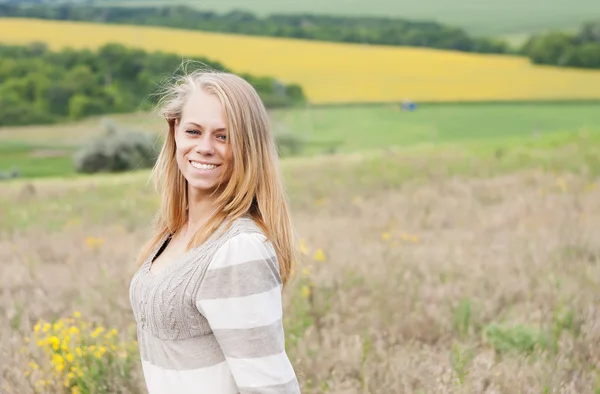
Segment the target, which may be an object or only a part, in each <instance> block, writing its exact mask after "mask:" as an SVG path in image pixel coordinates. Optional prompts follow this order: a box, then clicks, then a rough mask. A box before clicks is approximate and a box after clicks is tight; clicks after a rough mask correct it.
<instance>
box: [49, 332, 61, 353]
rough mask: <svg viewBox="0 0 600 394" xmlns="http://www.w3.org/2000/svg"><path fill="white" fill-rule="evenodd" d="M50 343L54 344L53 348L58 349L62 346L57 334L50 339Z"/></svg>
mask: <svg viewBox="0 0 600 394" xmlns="http://www.w3.org/2000/svg"><path fill="white" fill-rule="evenodd" d="M48 342H49V344H50V345H51V346H52V349H54V350H58V348H59V346H60V339H58V337H57V336H56V335H53V336H51V337H50V339H48Z"/></svg>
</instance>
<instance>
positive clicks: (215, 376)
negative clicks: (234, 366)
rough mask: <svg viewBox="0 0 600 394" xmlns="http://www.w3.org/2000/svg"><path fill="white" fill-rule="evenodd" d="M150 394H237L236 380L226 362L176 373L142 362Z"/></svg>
mask: <svg viewBox="0 0 600 394" xmlns="http://www.w3.org/2000/svg"><path fill="white" fill-rule="evenodd" d="M142 369H143V371H144V378H145V380H146V386H147V388H148V393H149V394H171V393H177V394H198V393H223V394H237V393H238V389H237V385H236V384H235V380H234V379H233V377H232V376H231V372H230V370H229V366H228V365H227V362H226V361H223V362H222V363H219V364H217V365H213V366H211V367H206V368H200V369H190V370H185V371H176V370H170V369H164V368H160V367H157V366H156V365H153V364H150V363H149V362H147V361H144V360H142Z"/></svg>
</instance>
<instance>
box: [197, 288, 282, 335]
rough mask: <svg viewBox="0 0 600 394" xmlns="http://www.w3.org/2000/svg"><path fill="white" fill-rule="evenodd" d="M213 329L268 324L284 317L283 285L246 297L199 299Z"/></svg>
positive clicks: (203, 312) (252, 326)
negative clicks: (282, 302) (282, 303)
mask: <svg viewBox="0 0 600 394" xmlns="http://www.w3.org/2000/svg"><path fill="white" fill-rule="evenodd" d="M198 303H199V306H200V309H201V310H202V311H201V312H202V314H204V316H205V317H206V318H207V319H208V321H209V322H210V327H211V328H212V329H213V330H220V329H236V328H242V329H243V328H254V327H262V326H267V325H269V324H271V323H274V322H275V321H277V320H279V319H281V317H282V305H281V286H276V287H274V288H273V289H271V290H269V291H265V292H263V293H259V294H253V295H249V296H246V297H236V298H218V299H214V300H199V301H198Z"/></svg>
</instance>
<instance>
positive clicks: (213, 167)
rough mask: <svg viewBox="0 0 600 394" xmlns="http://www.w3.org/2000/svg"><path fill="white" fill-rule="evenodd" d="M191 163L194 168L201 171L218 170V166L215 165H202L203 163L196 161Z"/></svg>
mask: <svg viewBox="0 0 600 394" xmlns="http://www.w3.org/2000/svg"><path fill="white" fill-rule="evenodd" d="M190 163H192V167H194V168H198V169H200V170H212V169H215V168H217V166H216V165H214V164H202V163H198V162H195V161H192V162H190Z"/></svg>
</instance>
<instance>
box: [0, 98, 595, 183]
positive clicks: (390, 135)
mask: <svg viewBox="0 0 600 394" xmlns="http://www.w3.org/2000/svg"><path fill="white" fill-rule="evenodd" d="M271 116H272V119H273V125H274V127H275V130H276V132H278V133H291V134H292V135H295V136H297V137H299V138H302V139H305V140H306V141H307V144H306V146H305V148H304V152H303V155H313V154H322V153H324V152H325V151H327V150H330V148H331V147H334V148H335V151H336V152H340V153H351V152H356V151H369V150H376V149H380V148H385V147H389V146H404V147H409V146H415V145H424V144H425V145H431V146H439V145H440V144H441V145H448V144H462V143H464V142H466V141H471V142H472V141H489V143H490V144H491V145H492V146H493V145H494V144H501V143H502V142H503V141H506V140H507V139H511V138H517V139H519V138H521V137H525V138H530V139H533V138H535V137H536V136H541V135H546V134H554V133H560V132H566V131H581V130H593V131H600V104H586V105H584V104H564V105H558V104H528V105H517V104H506V105H490V104H470V105H450V104H447V105H425V106H422V107H419V108H418V110H417V111H415V112H405V111H402V110H400V108H399V106H397V105H373V106H352V107H321V108H319V107H306V108H300V109H291V110H287V109H286V110H276V111H272V113H271ZM107 118H110V119H112V120H113V121H114V122H115V123H116V124H117V125H118V126H120V127H123V128H126V129H133V130H142V131H146V132H151V133H155V134H157V135H160V133H161V132H162V131H163V130H164V127H163V122H162V121H160V120H159V119H158V118H156V117H154V116H152V115H151V114H148V113H139V114H127V115H115V116H109V117H107ZM103 126H104V119H103V118H89V119H87V120H84V121H80V122H73V123H70V124H58V125H50V126H29V127H4V128H0V172H3V171H9V170H10V169H11V168H12V167H14V166H16V167H18V168H19V169H20V172H21V174H22V176H24V177H40V176H73V175H74V167H73V161H72V156H73V153H74V151H75V150H76V149H77V148H78V147H79V146H80V145H82V144H84V143H88V142H89V141H90V139H91V138H92V137H95V136H98V135H100V134H101V133H102V132H103Z"/></svg>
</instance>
